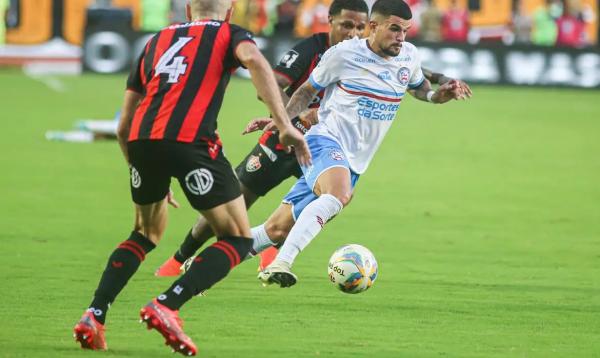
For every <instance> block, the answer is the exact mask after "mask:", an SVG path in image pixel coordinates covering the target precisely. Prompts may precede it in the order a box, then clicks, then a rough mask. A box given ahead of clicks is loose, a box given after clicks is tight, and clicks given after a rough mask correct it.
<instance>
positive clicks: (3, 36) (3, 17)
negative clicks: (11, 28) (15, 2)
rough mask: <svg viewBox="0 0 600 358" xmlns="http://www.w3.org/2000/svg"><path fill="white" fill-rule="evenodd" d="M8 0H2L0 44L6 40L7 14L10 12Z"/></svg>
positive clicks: (0, 9)
mask: <svg viewBox="0 0 600 358" xmlns="http://www.w3.org/2000/svg"><path fill="white" fill-rule="evenodd" d="M8 5H9V4H8V0H0V45H4V43H5V42H6V14H7V13H8Z"/></svg>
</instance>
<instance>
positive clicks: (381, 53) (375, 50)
mask: <svg viewBox="0 0 600 358" xmlns="http://www.w3.org/2000/svg"><path fill="white" fill-rule="evenodd" d="M372 42H373V40H372V39H370V38H368V39H367V48H368V49H369V50H371V52H373V53H374V54H376V55H377V56H379V57H381V58H383V59H384V60H389V59H390V57H391V56H390V55H387V54H386V53H385V52H383V51H381V48H379V47H378V46H376V47H375V48H374V47H373V46H372V45H371V43H372Z"/></svg>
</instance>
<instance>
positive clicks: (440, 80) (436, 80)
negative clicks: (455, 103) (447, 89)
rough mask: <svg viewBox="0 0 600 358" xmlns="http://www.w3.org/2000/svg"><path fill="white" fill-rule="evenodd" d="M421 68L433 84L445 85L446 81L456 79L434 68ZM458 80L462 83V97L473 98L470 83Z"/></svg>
mask: <svg viewBox="0 0 600 358" xmlns="http://www.w3.org/2000/svg"><path fill="white" fill-rule="evenodd" d="M421 70H422V71H423V75H424V76H425V78H427V79H428V80H429V82H431V83H433V84H438V85H443V84H444V83H447V82H450V81H452V80H455V79H454V78H451V77H448V76H446V75H444V74H443V73H438V72H433V71H432V70H429V69H427V68H424V67H421ZM456 81H458V83H459V85H460V90H461V94H462V98H461V99H467V98H471V96H473V92H472V91H471V87H469V85H468V84H467V83H466V82H465V81H462V80H456Z"/></svg>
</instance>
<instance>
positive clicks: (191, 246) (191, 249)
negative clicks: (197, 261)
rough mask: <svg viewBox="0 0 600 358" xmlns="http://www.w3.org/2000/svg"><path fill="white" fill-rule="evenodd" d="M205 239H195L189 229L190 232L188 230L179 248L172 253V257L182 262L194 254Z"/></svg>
mask: <svg viewBox="0 0 600 358" xmlns="http://www.w3.org/2000/svg"><path fill="white" fill-rule="evenodd" d="M206 241H207V240H202V238H198V239H196V238H195V237H193V236H192V230H190V232H188V234H187V236H186V237H185V240H183V243H182V244H181V246H179V250H177V251H176V252H175V255H173V257H174V258H175V260H177V261H178V262H180V263H184V262H185V260H187V259H189V258H190V257H192V256H194V254H195V253H196V251H198V249H199V248H200V247H202V245H203V244H204V243H205V242H206Z"/></svg>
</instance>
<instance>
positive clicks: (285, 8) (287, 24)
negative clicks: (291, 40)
mask: <svg viewBox="0 0 600 358" xmlns="http://www.w3.org/2000/svg"><path fill="white" fill-rule="evenodd" d="M298 5H299V1H298V0H295V1H294V0H283V1H282V2H281V3H280V4H279V5H277V23H276V24H275V32H276V33H277V34H278V35H285V36H289V35H291V34H292V32H293V31H294V20H295V18H296V11H297V9H298Z"/></svg>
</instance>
